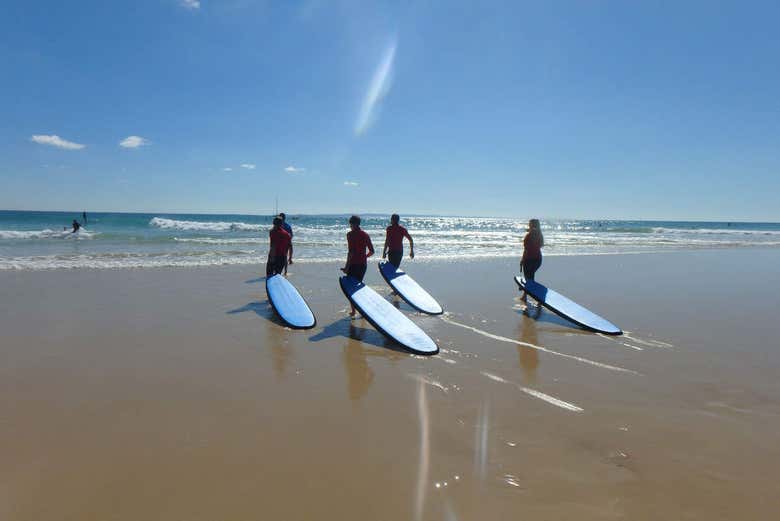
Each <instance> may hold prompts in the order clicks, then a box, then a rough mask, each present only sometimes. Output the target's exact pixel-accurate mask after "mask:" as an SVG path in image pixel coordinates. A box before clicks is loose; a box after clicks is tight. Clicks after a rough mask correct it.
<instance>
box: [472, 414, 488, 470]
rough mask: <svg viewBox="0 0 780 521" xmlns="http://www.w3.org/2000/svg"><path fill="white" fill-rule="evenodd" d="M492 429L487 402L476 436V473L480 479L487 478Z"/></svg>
mask: <svg viewBox="0 0 780 521" xmlns="http://www.w3.org/2000/svg"><path fill="white" fill-rule="evenodd" d="M489 427H490V402H488V401H487V400H485V401H484V402H482V406H481V407H480V408H479V418H478V419H477V423H476V427H475V436H474V472H475V473H476V475H477V476H478V477H479V479H481V480H484V479H485V477H486V476H487V453H488V434H489Z"/></svg>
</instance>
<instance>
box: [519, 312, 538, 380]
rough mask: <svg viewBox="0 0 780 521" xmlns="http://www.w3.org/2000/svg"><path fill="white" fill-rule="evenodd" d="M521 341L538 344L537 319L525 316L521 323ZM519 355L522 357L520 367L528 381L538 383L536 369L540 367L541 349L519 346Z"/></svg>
mask: <svg viewBox="0 0 780 521" xmlns="http://www.w3.org/2000/svg"><path fill="white" fill-rule="evenodd" d="M519 329H520V331H519V337H520V342H523V343H526V344H533V345H537V344H538V343H539V334H538V331H537V330H536V321H535V320H531V319H528V318H526V317H523V320H521V321H520V325H519ZM517 355H518V357H519V359H520V368H521V369H522V370H523V376H524V377H525V380H526V381H527V382H528V383H536V370H537V368H538V367H539V351H538V350H536V349H532V348H530V347H528V346H525V345H518V346H517Z"/></svg>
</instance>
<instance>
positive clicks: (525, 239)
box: [520, 233, 529, 262]
mask: <svg viewBox="0 0 780 521" xmlns="http://www.w3.org/2000/svg"><path fill="white" fill-rule="evenodd" d="M528 237H529V235H528V234H527V233H526V234H525V237H523V256H522V258H521V259H520V262H524V261H525V252H527V251H528Z"/></svg>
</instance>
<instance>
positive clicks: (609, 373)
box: [0, 248, 780, 521]
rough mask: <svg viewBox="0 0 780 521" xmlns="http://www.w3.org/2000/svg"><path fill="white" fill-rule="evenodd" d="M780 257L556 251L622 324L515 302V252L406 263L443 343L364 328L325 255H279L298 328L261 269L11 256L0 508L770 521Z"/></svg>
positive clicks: (110, 515)
mask: <svg viewBox="0 0 780 521" xmlns="http://www.w3.org/2000/svg"><path fill="white" fill-rule="evenodd" d="M778 261H780V250H777V249H772V248H757V249H742V250H736V249H734V250H702V251H687V252H685V251H682V252H667V253H654V254H641V255H629V254H622V255H620V254H618V255H590V256H562V257H549V258H546V259H545V261H544V264H543V266H542V269H541V270H540V272H539V274H538V276H537V279H538V280H540V281H542V282H545V283H546V284H548V285H549V286H550V287H552V288H554V289H556V290H558V291H560V292H562V293H564V294H566V295H567V296H569V297H570V298H572V299H574V300H575V301H578V302H580V303H581V304H583V305H586V306H587V307H589V308H590V309H592V310H594V311H596V312H597V313H600V314H602V315H603V316H605V317H607V318H609V319H610V320H612V321H614V322H615V323H616V324H618V325H620V326H621V327H622V328H623V329H624V330H625V331H626V335H624V336H622V337H605V336H600V335H596V334H593V333H588V332H585V331H582V330H580V329H577V328H576V327H572V326H571V325H570V324H568V323H567V322H565V321H564V320H562V319H560V318H559V317H557V316H556V315H554V314H552V313H551V312H549V311H547V310H545V311H543V312H542V313H541V315H540V316H539V317H538V318H537V319H534V318H532V317H529V316H526V315H524V314H523V311H522V309H521V305H520V302H519V301H518V296H519V293H518V291H517V288H516V286H515V284H514V282H513V281H512V276H513V275H514V274H516V271H517V260H516V259H502V258H499V259H492V260H491V259H476V260H461V261H457V262H455V261H452V262H448V261H435V262H419V261H406V262H405V263H404V265H403V266H404V267H405V268H407V270H408V272H409V273H410V274H412V275H413V276H414V277H415V279H416V280H418V282H420V283H421V284H423V285H424V286H425V287H426V288H427V289H428V290H429V291H430V293H431V294H433V295H434V296H435V297H437V299H438V300H439V301H440V302H441V303H442V304H443V306H444V308H445V310H446V314H445V315H444V316H442V317H433V316H422V315H419V314H417V313H414V312H413V311H412V310H411V308H409V307H408V306H407V305H406V304H405V303H399V304H398V305H399V307H400V309H401V310H402V311H404V313H406V314H407V315H408V316H410V317H411V318H412V319H413V320H414V321H415V322H416V323H417V324H418V325H419V326H420V327H421V328H422V329H423V330H425V331H426V332H427V333H428V334H429V335H430V336H431V337H432V338H434V339H435V340H436V341H437V343H438V344H439V346H440V348H441V352H440V354H439V355H436V356H432V357H420V356H414V355H410V354H408V353H406V352H404V351H402V350H401V349H399V348H398V347H397V346H396V345H395V344H393V343H391V342H389V341H387V340H386V339H385V338H384V337H383V336H382V335H381V334H380V333H378V332H377V331H375V330H374V329H373V328H372V327H371V325H370V324H368V322H367V321H365V320H362V319H358V320H354V321H350V320H349V319H348V318H347V310H348V303H347V301H346V300H345V298H344V296H343V294H342V293H341V291H340V289H339V287H338V276H339V272H338V267H339V263H338V262H335V261H333V262H311V263H306V262H302V263H296V264H294V265H292V266H291V267H290V273H289V280H290V281H291V282H292V283H293V284H295V285H296V287H298V289H299V290H300V291H301V293H302V294H303V296H304V297H305V298H306V299H307V301H308V302H309V304H310V306H311V307H312V309H313V310H314V312H315V314H316V316H317V320H318V324H317V326H316V327H315V328H314V329H312V330H309V331H293V330H289V329H287V328H285V327H284V326H282V325H281V324H280V322H279V321H278V319H277V318H275V317H274V315H273V312H272V310H271V309H270V307H269V305H268V303H267V300H266V295H265V290H264V282H263V279H262V278H261V277H262V275H263V273H262V272H263V266H261V265H239V266H222V267H204V268H146V269H103V270H99V269H76V270H45V271H34V270H30V271H13V270H11V271H0V289H2V295H3V298H2V302H0V331H2V343H1V344H2V347H0V359H2V361H3V362H2V364H0V371H1V374H0V386H1V390H2V392H0V397H1V398H0V426H1V427H0V448H1V449H0V452H2V454H3V463H4V464H3V466H2V468H0V518H2V519H5V520H9V521H22V520H37V521H47V520H74V521H75V520H84V519H112V520H128V521H129V520H138V519H145V520H161V521H162V520H166V521H167V520H180V519H187V520H214V519H231V520H244V519H246V520H249V519H345V520H351V519H354V520H358V519H360V520H364V519H388V520H392V519H460V520H465V519H510V518H513V519H516V518H519V517H525V518H531V519H573V518H575V517H576V518H577V519H594V520H595V519H708V520H712V519H724V520H726V519H768V518H771V517H772V516H774V515H775V513H776V511H777V508H778V507H780V500H779V499H778V492H780V486H778V484H777V482H778V481H777V478H778V477H780V471H778V465H777V463H778V461H780V448H778V446H777V433H778V432H780V383H778V379H777V375H778V370H780V353H778V349H777V348H778V342H777V334H776V331H775V323H774V322H775V315H776V314H777V309H780V297H778V294H777V291H776V290H777V288H778V287H780V271H778V269H777V264H778ZM366 282H367V283H368V284H369V285H370V286H372V287H374V288H375V289H377V290H378V291H380V292H381V293H382V294H384V295H387V296H388V298H389V290H388V288H387V287H386V285H385V284H384V281H383V280H382V279H381V277H380V275H379V273H378V270H377V269H376V266H375V265H370V266H369V272H368V275H367V277H366ZM531 311H534V309H533V306H531ZM532 314H533V313H532Z"/></svg>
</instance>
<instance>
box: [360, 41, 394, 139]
mask: <svg viewBox="0 0 780 521" xmlns="http://www.w3.org/2000/svg"><path fill="white" fill-rule="evenodd" d="M395 48H396V40H395V39H393V41H392V43H391V44H390V45H389V46H388V47H387V49H385V52H384V54H383V55H382V60H381V61H380V62H379V66H378V67H377V68H376V70H375V71H374V76H373V77H372V78H371V84H370V85H369V86H368V91H366V95H365V97H364V98H363V104H362V105H361V106H360V113H359V114H358V119H357V122H356V123H355V135H357V136H361V135H363V134H364V133H365V132H366V131H367V130H368V129H369V128H371V125H373V124H374V122H375V121H376V119H377V115H378V113H379V109H380V107H381V103H382V99H384V97H385V96H387V94H388V93H389V92H390V87H391V85H392V77H393V62H394V61H395Z"/></svg>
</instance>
